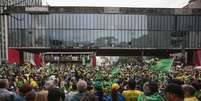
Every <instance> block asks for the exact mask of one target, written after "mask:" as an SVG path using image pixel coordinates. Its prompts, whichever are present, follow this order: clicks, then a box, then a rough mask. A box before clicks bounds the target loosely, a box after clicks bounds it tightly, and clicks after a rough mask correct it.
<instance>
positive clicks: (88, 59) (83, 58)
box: [82, 55, 91, 66]
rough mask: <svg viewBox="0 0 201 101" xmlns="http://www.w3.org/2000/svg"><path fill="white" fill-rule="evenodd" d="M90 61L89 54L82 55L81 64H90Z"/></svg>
mask: <svg viewBox="0 0 201 101" xmlns="http://www.w3.org/2000/svg"><path fill="white" fill-rule="evenodd" d="M90 62H91V59H90V57H89V55H88V56H83V57H82V65H84V66H87V65H89V64H90Z"/></svg>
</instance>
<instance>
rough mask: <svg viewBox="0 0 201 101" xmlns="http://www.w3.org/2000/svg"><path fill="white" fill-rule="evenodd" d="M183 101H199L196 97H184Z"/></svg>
mask: <svg viewBox="0 0 201 101" xmlns="http://www.w3.org/2000/svg"><path fill="white" fill-rule="evenodd" d="M184 101H199V100H198V99H197V98H196V97H186V98H184Z"/></svg>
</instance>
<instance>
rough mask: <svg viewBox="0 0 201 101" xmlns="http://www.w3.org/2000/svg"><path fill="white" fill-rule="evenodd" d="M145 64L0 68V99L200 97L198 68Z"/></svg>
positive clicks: (154, 100)
mask: <svg viewBox="0 0 201 101" xmlns="http://www.w3.org/2000/svg"><path fill="white" fill-rule="evenodd" d="M148 67H149V66H148V65H144V64H143V65H134V64H124V65H118V66H116V67H114V66H102V67H96V68H90V67H84V66H82V65H78V64H59V65H58V64H57V65H50V66H46V67H34V66H31V65H29V64H28V65H25V66H14V67H11V66H4V67H1V68H0V101H201V71H200V70H196V69H193V67H192V66H185V67H183V66H172V69H171V71H169V72H160V71H151V70H150V69H149V68H148Z"/></svg>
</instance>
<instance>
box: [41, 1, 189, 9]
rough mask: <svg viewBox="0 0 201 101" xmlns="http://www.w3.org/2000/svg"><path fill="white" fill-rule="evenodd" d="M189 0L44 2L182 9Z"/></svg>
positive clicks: (52, 2) (48, 2)
mask: <svg viewBox="0 0 201 101" xmlns="http://www.w3.org/2000/svg"><path fill="white" fill-rule="evenodd" d="M188 1H189V0H43V2H44V5H46V4H48V5H50V6H91V7H136V8H138V7H143V8H182V7H184V6H185V5H187V4H188Z"/></svg>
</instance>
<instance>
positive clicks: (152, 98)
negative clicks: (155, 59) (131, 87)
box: [137, 81, 165, 101]
mask: <svg viewBox="0 0 201 101" xmlns="http://www.w3.org/2000/svg"><path fill="white" fill-rule="evenodd" d="M143 91H144V93H142V94H141V95H139V96H138V99H137V101H165V99H164V98H163V97H162V96H161V95H160V94H159V92H158V84H157V82H156V81H149V82H147V83H145V84H144V87H143Z"/></svg>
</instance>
